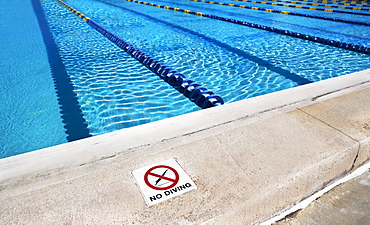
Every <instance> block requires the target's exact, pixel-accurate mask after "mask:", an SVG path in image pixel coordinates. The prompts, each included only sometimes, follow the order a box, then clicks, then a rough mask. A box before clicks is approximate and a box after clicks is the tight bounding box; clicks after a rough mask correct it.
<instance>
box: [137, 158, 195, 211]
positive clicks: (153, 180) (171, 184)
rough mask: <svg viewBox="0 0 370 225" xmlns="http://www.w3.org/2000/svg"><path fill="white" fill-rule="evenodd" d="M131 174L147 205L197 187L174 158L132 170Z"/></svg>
mask: <svg viewBox="0 0 370 225" xmlns="http://www.w3.org/2000/svg"><path fill="white" fill-rule="evenodd" d="M132 175H133V177H134V178H135V180H136V183H137V185H138V186H139V188H140V191H141V193H142V194H143V197H144V199H145V201H146V203H147V205H148V206H152V205H155V204H157V203H160V202H163V201H166V200H168V199H170V198H173V197H176V196H179V195H181V194H184V193H186V192H189V191H191V190H193V189H197V186H196V185H195V183H194V182H193V181H192V180H191V179H190V177H189V176H188V175H187V174H186V172H185V171H184V170H183V169H182V168H181V166H180V165H179V164H178V163H177V161H176V160H175V159H169V160H166V161H164V162H161V163H157V164H155V165H151V166H147V167H144V168H141V169H137V170H134V171H132Z"/></svg>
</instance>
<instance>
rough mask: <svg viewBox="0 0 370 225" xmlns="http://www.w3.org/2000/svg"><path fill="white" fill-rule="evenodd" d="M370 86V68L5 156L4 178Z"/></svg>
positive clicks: (0, 172)
mask: <svg viewBox="0 0 370 225" xmlns="http://www.w3.org/2000/svg"><path fill="white" fill-rule="evenodd" d="M368 87H370V69H368V70H364V71H360V72H356V73H352V74H348V75H344V76H341V77H336V78H331V79H327V80H324V81H320V82H315V83H311V84H307V85H303V86H298V87H294V88H291V89H286V90H282V91H279V92H274V93H270V94H266V95H263V96H258V97H254V98H250V99H245V100H241V101H238V102H233V103H228V104H225V105H223V106H218V107H214V108H210V109H205V110H201V111H197V112H192V113H188V114H185V115H180V116H176V117H172V118H168V119H164V120H160V121H155V122H152V123H148V124H143V125H139V126H136V127H132V128H127V129H123V130H118V131H114V132H110V133H107V134H103V135H98V136H94V137H89V138H86V139H82V140H77V141H74V142H69V143H65V144H61V145H57V146H52V147H49V148H45V149H40V150H36V151H33V152H28V153H24V154H20V155H16V156H12V157H8V158H3V159H0V183H2V182H6V181H7V180H14V179H21V178H23V177H27V176H33V175H35V174H38V173H43V172H45V171H49V170H54V169H58V168H63V167H70V166H75V165H80V164H85V163H89V162H92V161H96V160H99V159H101V158H105V157H110V156H114V155H116V154H120V153H124V152H125V151H127V150H130V149H135V148H138V147H142V146H150V145H152V144H155V143H159V142H161V141H163V140H168V139H173V138H176V137H180V136H184V135H187V134H192V133H196V132H198V131H202V130H206V129H210V128H212V127H215V126H219V125H222V124H226V123H232V122H235V121H236V122H237V121H238V120H239V119H242V118H246V117H250V118H251V119H252V118H253V117H254V116H255V115H259V114H265V115H267V116H273V115H277V114H281V113H286V112H290V111H293V110H295V109H297V108H302V107H305V106H309V105H312V104H315V103H318V102H321V101H324V100H328V99H331V98H335V97H338V96H341V95H345V94H349V93H353V92H356V91H360V90H362V89H365V88H368Z"/></svg>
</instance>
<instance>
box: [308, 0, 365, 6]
mask: <svg viewBox="0 0 370 225" xmlns="http://www.w3.org/2000/svg"><path fill="white" fill-rule="evenodd" d="M302 1H303V2H318V3H328V4H333V5H339V4H342V5H352V6H362V5H368V3H367V2H366V1H335V0H334V1H327V0H323V1H319V0H315V1H309V0H302ZM348 2H349V3H348ZM358 3H360V4H358Z"/></svg>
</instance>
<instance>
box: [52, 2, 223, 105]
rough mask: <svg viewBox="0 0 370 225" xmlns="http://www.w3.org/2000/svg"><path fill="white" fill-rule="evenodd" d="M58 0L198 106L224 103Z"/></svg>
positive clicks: (218, 97) (216, 96)
mask: <svg viewBox="0 0 370 225" xmlns="http://www.w3.org/2000/svg"><path fill="white" fill-rule="evenodd" d="M57 1H58V2H59V3H60V4H61V5H63V6H64V7H66V8H67V9H68V10H70V11H71V12H72V13H73V14H75V15H76V16H78V17H79V18H80V19H82V20H83V21H85V22H86V23H87V24H89V25H90V26H91V27H92V28H94V29H95V30H97V31H98V32H99V33H101V34H102V35H104V36H105V37H106V38H107V39H108V40H110V41H111V42H113V43H114V44H115V45H117V46H118V47H120V48H121V49H122V50H124V51H125V52H126V53H129V54H130V55H131V56H132V57H133V58H135V59H136V60H138V61H139V62H140V63H141V64H143V65H144V66H145V67H147V68H148V69H149V70H150V71H152V72H153V73H155V74H156V75H158V76H159V77H160V78H162V79H163V80H164V81H165V82H167V83H168V84H170V85H171V86H172V87H173V88H175V89H176V90H178V91H179V92H180V93H182V94H183V95H185V97H187V98H189V99H190V100H191V101H192V102H194V103H195V104H196V105H197V106H199V107H201V108H202V109H206V108H210V107H214V106H219V105H222V104H224V100H223V99H222V98H221V97H220V96H218V95H215V94H214V93H213V92H211V91H209V90H207V89H206V88H205V87H202V86H201V85H199V84H197V83H195V82H194V81H192V80H188V79H186V77H185V76H184V75H183V74H181V73H179V72H177V71H175V70H173V69H172V68H170V67H169V66H167V65H165V64H164V63H162V62H160V61H158V60H156V59H154V58H153V57H151V56H150V55H148V54H147V53H145V52H143V51H142V50H140V49H138V48H136V47H135V46H134V45H132V44H130V43H128V42H126V41H125V40H123V39H121V38H119V37H118V36H116V35H114V34H113V33H111V32H109V31H108V30H106V29H104V28H103V27H101V26H100V25H98V24H97V23H95V22H94V21H92V20H91V19H90V18H89V17H87V16H85V15H83V14H82V13H81V12H79V11H77V10H76V9H74V8H73V7H71V6H69V5H67V4H66V3H65V2H63V1H62V0H57Z"/></svg>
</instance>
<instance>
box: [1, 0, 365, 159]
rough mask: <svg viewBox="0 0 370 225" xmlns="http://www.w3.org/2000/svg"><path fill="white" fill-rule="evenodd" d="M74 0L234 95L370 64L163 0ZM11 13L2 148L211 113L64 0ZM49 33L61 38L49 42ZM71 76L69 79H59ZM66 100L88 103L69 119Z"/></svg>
mask: <svg viewBox="0 0 370 225" xmlns="http://www.w3.org/2000/svg"><path fill="white" fill-rule="evenodd" d="M65 2H66V3H67V4H69V5H70V6H72V7H74V8H76V9H77V10H79V11H80V12H82V13H83V14H85V15H86V16H88V17H90V18H91V19H92V20H94V21H95V22H96V23H98V24H99V25H101V26H102V27H104V28H105V29H107V30H109V31H110V32H112V33H114V34H116V35H117V36H119V37H121V38H122V39H124V40H126V41H128V42H129V43H131V44H133V45H135V46H136V47H137V48H139V49H141V50H143V51H145V52H147V53H148V54H150V55H151V56H152V57H154V58H156V59H158V60H160V61H162V62H164V63H165V64H167V65H169V66H170V67H172V68H173V69H175V70H177V71H178V72H181V73H182V74H184V75H185V76H186V77H187V78H189V79H191V80H194V81H196V82H197V83H199V84H201V85H202V86H204V87H206V88H207V89H209V90H210V91H213V92H214V93H216V94H217V95H219V96H221V97H222V98H223V99H224V100H225V102H226V103H229V102H235V101H239V100H242V99H246V98H251V97H254V96H258V95H263V94H266V93H271V92H276V91H279V90H283V89H287V88H291V87H295V86H298V85H303V84H305V83H309V82H316V81H320V80H324V79H329V78H332V77H337V76H341V75H345V74H348V73H352V72H356V71H361V70H364V69H367V68H369V67H370V66H369V65H370V56H369V55H366V54H362V53H357V52H352V51H348V50H344V49H340V48H335V47H331V46H327V45H323V44H318V43H314V42H310V41H307V40H301V39H297V38H294V37H289V36H285V35H281V34H276V33H272V32H268V31H263V30H258V29H254V28H250V27H245V26H241V25H237V24H231V23H227V22H223V21H218V20H213V19H209V18H204V17H199V16H195V15H190V14H184V13H180V12H175V11H171V10H166V9H162V8H158V7H153V6H147V5H141V4H137V3H132V2H127V1H123V0H110V1H108V0H65ZM149 2H153V3H156V4H161V5H168V6H172V7H178V8H182V9H189V10H193V11H197V12H203V13H208V14H212V15H217V16H222V17H227V18H233V19H238V20H243V21H247V22H252V23H256V24H261V25H265V26H271V27H275V28H279V29H286V30H291V31H294V32H299V33H303V34H308V35H313V36H319V37H322V38H327V39H332V40H336V41H341V42H346V43H351V44H357V45H363V46H366V47H370V38H369V33H370V27H369V26H362V25H355V24H345V23H339V22H333V21H325V20H319V19H312V18H306V17H297V16H290V15H282V14H277V13H269V12H262V11H256V10H248V9H241V8H235V7H227V6H220V5H212V4H206V3H200V2H192V1H187V0H182V1H180V0H176V1H175V0H153V1H149ZM222 2H225V3H233V4H244V5H249V6H253V7H264V8H275V9H279V10H286V11H291V12H293V11H294V12H299V13H305V14H312V15H319V14H320V15H321V16H323V15H325V16H327V17H333V18H343V19H348V20H354V21H364V22H368V18H370V12H369V16H359V15H347V14H340V13H324V12H319V11H314V10H303V9H295V8H283V7H279V6H271V5H256V4H254V3H246V2H236V1H231V0H225V1H222ZM38 6H39V7H40V9H43V12H42V11H39V10H37V7H38ZM41 7H42V8H41ZM0 10H1V11H0V13H1V14H0V15H1V16H2V17H4V20H2V22H0V32H1V35H2V37H4V38H2V40H1V41H0V44H1V47H2V49H5V50H4V51H3V52H1V53H0V60H1V61H0V72H1V77H0V85H1V87H2V88H1V90H0V94H1V95H0V99H1V102H2V103H3V104H2V105H1V106H0V119H1V122H0V132H1V136H0V157H9V156H12V155H16V154H21V153H24V152H28V151H33V150H36V149H40V148H44V147H48V146H53V145H57V144H61V143H65V142H67V140H68V134H67V133H70V132H71V130H72V132H73V129H74V127H77V126H81V124H83V125H84V129H85V130H87V131H88V133H89V134H91V135H99V134H103V133H107V132H111V131H115V130H119V129H124V128H128V127H132V126H136V125H139V124H144V123H148V122H152V121H156V120H161V119H164V118H169V117H173V116H176V115H181V114H185V113H189V112H193V111H197V110H201V109H200V108H199V107H198V106H196V105H195V104H194V103H193V102H191V101H190V100H189V99H187V98H186V97H184V96H183V95H182V94H181V93H179V92H178V91H176V90H175V89H174V88H172V87H171V86H169V85H168V84H167V83H165V82H164V81H163V80H161V79H160V78H159V77H158V76H156V75H155V74H154V73H152V72H151V71H149V70H148V69H147V68H146V67H144V66H143V65H141V64H140V63H139V62H138V61H136V60H135V59H134V58H132V57H131V56H130V55H128V54H127V53H125V52H124V51H123V50H121V49H120V48H118V47H117V46H116V45H114V44H113V43H111V42H110V41H109V40H107V39H106V38H105V37H103V36H102V35H101V34H100V33H98V32H97V31H96V30H94V29H93V28H91V27H90V26H89V25H88V24H86V23H85V22H83V21H82V20H81V19H80V18H78V17H76V16H75V15H74V14H72V13H71V12H70V11H68V10H67V9H66V8H64V7H63V6H62V5H60V4H59V3H58V2H57V1H56V0H43V1H39V0H27V1H24V0H14V1H12V2H11V3H9V2H1V3H0ZM41 14H42V15H41ZM42 19H44V20H45V24H46V25H45V27H46V28H47V29H46V28H45V27H43V28H42V25H40V20H42ZM4 21H5V22H4ZM20 21H21V22H20ZM41 31H42V33H41ZM46 31H47V32H46ZM48 32H49V34H50V39H52V40H53V41H52V43H51V42H50V41H46V39H45V37H46V36H47V35H46V33H48ZM45 41H46V42H45ZM53 46H54V47H53ZM54 58H55V60H54ZM60 74H64V76H65V77H67V78H68V80H67V81H66V79H64V78H63V79H62V81H58V79H59V78H58V76H60ZM60 82H64V83H63V85H66V86H70V87H71V88H72V90H71V91H69V92H71V93H72V97H70V98H74V99H76V102H77V103H76V104H73V105H72V106H65V105H64V106H61V103H62V102H63V101H62V100H61V99H63V98H64V97H63V96H65V95H63V93H64V90H61V89H60V88H61V87H58V83H59V85H60ZM58 88H59V89H58ZM62 89H63V88H62ZM61 96H62V97H61ZM63 107H64V108H68V109H69V110H71V109H72V110H76V109H78V110H80V111H81V113H79V114H78V115H80V117H79V118H78V119H77V120H81V121H80V122H78V123H77V122H76V124H72V125H68V126H66V124H65V119H64V118H65V117H66V116H67V117H68V115H69V114H68V113H64V110H63ZM62 117H63V118H62ZM73 118H75V117H73Z"/></svg>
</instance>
